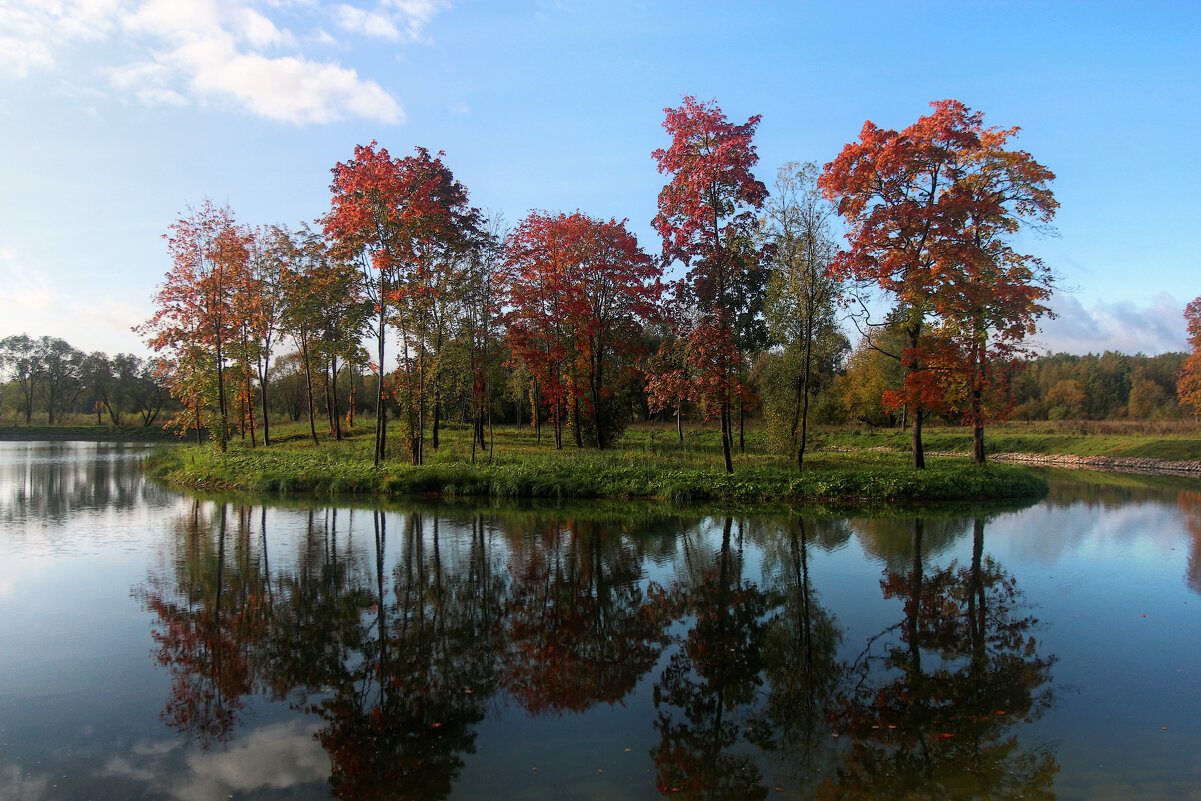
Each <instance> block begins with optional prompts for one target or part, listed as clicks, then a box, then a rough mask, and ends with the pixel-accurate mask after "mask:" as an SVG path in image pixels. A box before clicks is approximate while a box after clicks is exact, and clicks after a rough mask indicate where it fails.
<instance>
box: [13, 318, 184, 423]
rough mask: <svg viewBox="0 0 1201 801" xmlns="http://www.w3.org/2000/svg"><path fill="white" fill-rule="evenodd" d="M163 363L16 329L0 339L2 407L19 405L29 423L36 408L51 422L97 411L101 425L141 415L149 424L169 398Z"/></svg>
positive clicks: (139, 417) (125, 420)
mask: <svg viewBox="0 0 1201 801" xmlns="http://www.w3.org/2000/svg"><path fill="white" fill-rule="evenodd" d="M161 367H162V365H161V364H160V363H159V362H158V361H157V360H154V359H143V358H140V357H138V356H135V355H133V354H130V353H118V354H117V355H116V356H113V357H112V358H109V356H108V355H107V354H105V353H101V352H99V351H96V352H93V353H84V352H83V351H81V350H78V349H77V348H75V347H73V346H72V345H71V344H69V343H68V342H66V341H65V340H62V339H59V338H58V337H50V336H43V337H39V338H37V339H33V338H32V337H30V336H29V335H28V334H16V335H13V336H9V337H5V338H4V339H0V376H3V378H4V381H3V383H0V409H4V408H11V409H14V410H15V411H16V412H17V413H18V414H19V415H20V416H22V417H24V419H25V423H26V425H29V424H30V423H32V422H33V414H34V411H35V409H36V410H40V411H41V412H44V413H45V415H46V420H47V422H49V423H51V424H53V423H55V422H61V421H62V418H63V416H64V415H66V414H68V413H73V412H74V413H78V412H85V413H89V414H95V415H96V422H97V424H99V423H100V422H101V421H102V420H104V419H108V420H109V421H110V422H112V424H113V425H122V424H123V423H125V422H127V421H128V420H138V421H139V422H141V424H142V425H144V426H149V425H150V424H152V423H153V422H154V421H155V420H156V419H157V418H158V415H159V413H160V411H162V410H163V408H164V406H165V405H167V404H169V402H170V395H169V393H168V391H167V385H166V383H165V382H164V381H163V378H162V373H161Z"/></svg>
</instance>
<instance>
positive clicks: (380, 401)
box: [375, 277, 385, 467]
mask: <svg viewBox="0 0 1201 801" xmlns="http://www.w3.org/2000/svg"><path fill="white" fill-rule="evenodd" d="M383 284H384V279H383V278H382V277H381V278H380V310H379V364H378V369H379V381H377V382H376V388H375V467H379V463H380V461H381V460H382V459H383V458H384V442H385V439H384V330H385V329H384V303H383V288H384V287H383Z"/></svg>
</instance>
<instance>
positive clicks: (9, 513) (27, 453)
mask: <svg viewBox="0 0 1201 801" xmlns="http://www.w3.org/2000/svg"><path fill="white" fill-rule="evenodd" d="M147 450H148V448H147V446H145V445H142V444H136V443H96V442H0V522H2V523H4V524H6V525H9V526H11V527H12V528H11V530H12V531H20V530H22V529H30V530H32V529H40V528H44V527H46V526H48V525H51V524H54V523H57V522H60V521H62V520H64V519H67V518H70V517H72V516H73V515H78V514H88V515H94V514H96V513H97V512H99V511H115V512H121V511H129V510H132V509H134V508H137V507H139V506H143V505H145V504H147V503H148V502H150V503H153V504H155V505H158V504H161V503H162V502H163V500H164V499H165V497H166V494H165V493H164V491H163V490H162V489H160V488H158V487H156V486H155V485H154V484H153V483H152V482H151V481H150V480H149V479H147V478H146V476H145V474H144V473H143V471H142V457H143V456H145V454H146V453H147Z"/></svg>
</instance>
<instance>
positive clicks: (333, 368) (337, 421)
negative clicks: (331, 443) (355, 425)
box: [329, 356, 342, 442]
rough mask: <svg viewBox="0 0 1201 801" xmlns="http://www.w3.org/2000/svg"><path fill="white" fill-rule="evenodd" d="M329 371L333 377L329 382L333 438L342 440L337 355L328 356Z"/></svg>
mask: <svg viewBox="0 0 1201 801" xmlns="http://www.w3.org/2000/svg"><path fill="white" fill-rule="evenodd" d="M330 372H332V373H333V379H332V380H331V381H330V382H329V386H330V396H331V400H332V402H333V406H332V408H333V412H334V439H336V440H338V441H339V442H341V441H342V404H341V403H340V402H339V401H338V357H337V356H332V357H330Z"/></svg>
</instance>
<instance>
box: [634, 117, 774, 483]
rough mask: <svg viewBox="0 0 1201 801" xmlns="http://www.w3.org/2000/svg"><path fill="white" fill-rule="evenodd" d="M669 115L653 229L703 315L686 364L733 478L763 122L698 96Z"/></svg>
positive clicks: (763, 193)
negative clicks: (741, 311) (741, 310)
mask: <svg viewBox="0 0 1201 801" xmlns="http://www.w3.org/2000/svg"><path fill="white" fill-rule="evenodd" d="M664 113H665V114H666V115H667V119H666V120H665V121H664V122H663V127H664V128H665V129H666V130H667V132H668V133H669V134H670V135H671V140H672V141H671V146H670V147H668V148H667V149H659V150H656V151H655V152H654V153H653V154H652V155H653V156H654V158H655V161H656V162H658V166H659V172H661V173H665V174H667V175H669V176H671V178H670V180H669V181H668V183H667V185H666V186H664V187H663V189H662V191H660V192H659V213H658V214H657V215H656V216H655V218H654V220H653V221H652V224H653V225H654V226H655V230H656V231H657V232H658V233H659V235H660V236H661V237H662V238H663V257H664V260H665V261H680V262H682V263H683V264H684V265H685V266H686V267H687V268H688V269H689V272H688V280H689V282H690V283H691V285H692V290H693V293H694V295H695V297H696V299H697V303H698V306H699V308H698V311H699V312H700V314H701V315H702V316H701V319H700V321H699V322H698V324H697V325H696V326H695V327H694V328H693V330H692V332H691V334H690V337H689V359H690V362H691V364H692V366H693V368H694V375H695V376H696V378H697V380H698V382H699V383H698V387H699V389H700V393H701V398H702V407H703V409H704V411H705V415H706V417H708V418H709V419H713V418H714V417H718V418H719V419H720V421H721V446H722V457H723V459H724V461H725V468H726V472H728V473H732V472H734V464H733V461H732V459H731V456H730V404H731V396H732V395H736V394H737V395H740V394H741V392H740V390H741V387H740V386H739V382H738V365H739V354H738V346H737V331H736V330H735V325H736V312H737V310H736V309H735V308H734V304H735V298H734V297H733V290H734V288H735V286H737V284H738V283H739V282H738V279H739V278H740V277H741V275H742V274H743V273H745V272H746V271H747V270H748V269H750V268H751V267H753V266H754V261H755V260H756V259H757V258H758V253H757V252H755V251H753V250H748V249H747V248H746V247H745V243H746V241H747V240H748V238H749V237H748V234H749V232H750V230H751V227H752V226H753V224H754V212H755V210H756V209H758V208H760V207H761V206H762V205H763V202H764V200H766V199H767V188H766V187H765V186H764V185H763V184H762V183H761V182H760V181H758V180H757V179H756V178H755V176H754V175H753V174H752V173H751V168H752V167H754V166H755V164H756V163H757V162H758V161H759V156H758V154H757V153H756V152H755V146H754V144H753V143H752V141H751V140H752V138H753V137H754V134H755V128H756V127H757V126H758V125H759V120H760V116H759V115H755V116H753V117H751V118H750V119H748V120H747V121H746V122H745V123H743V124H742V125H734V124H732V123H731V122H729V121H728V120H727V119H726V115H725V114H724V113H723V112H722V110H721V109H720V108H719V107H718V106H717V104H716V103H715V102H713V101H709V102H700V103H698V102H697V100H696V98H694V97H685V98H684V102H683V104H682V105H681V106H680V107H679V108H674V109H673V108H668V109H664Z"/></svg>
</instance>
